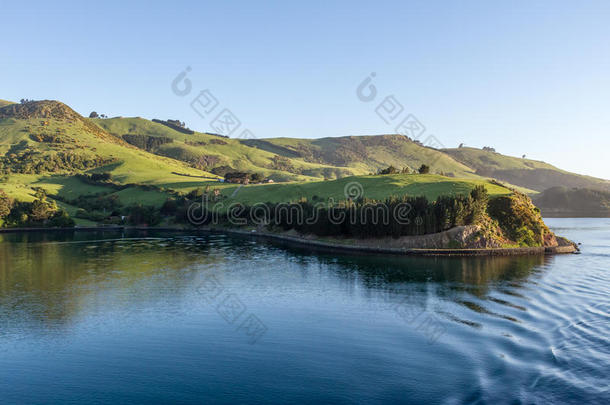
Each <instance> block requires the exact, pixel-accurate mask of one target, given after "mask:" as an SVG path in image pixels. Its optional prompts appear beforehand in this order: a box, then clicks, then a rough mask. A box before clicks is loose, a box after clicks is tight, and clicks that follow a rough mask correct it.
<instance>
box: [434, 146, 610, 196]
mask: <svg viewBox="0 0 610 405" xmlns="http://www.w3.org/2000/svg"><path fill="white" fill-rule="evenodd" d="M443 152H445V153H446V154H448V155H450V156H452V157H453V158H455V159H456V160H457V161H460V162H462V163H463V164H465V165H467V166H468V167H471V168H472V169H474V170H475V172H476V173H477V174H479V175H481V176H485V177H493V178H496V179H498V180H501V181H505V182H508V183H511V184H515V185H518V186H521V187H526V188H529V189H532V190H536V191H543V190H546V189H548V188H551V187H557V186H565V187H580V188H593V189H600V190H610V181H608V180H603V179H598V178H595V177H590V176H583V175H579V174H575V173H570V172H566V171H564V170H561V169H558V168H556V167H555V166H553V165H550V164H548V163H545V162H541V161H537V160H530V159H521V158H517V157H512V156H505V155H502V154H500V153H496V152H490V151H484V150H481V149H476V148H455V149H443Z"/></svg>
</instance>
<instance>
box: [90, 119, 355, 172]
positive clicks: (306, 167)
mask: <svg viewBox="0 0 610 405" xmlns="http://www.w3.org/2000/svg"><path fill="white" fill-rule="evenodd" d="M93 122H95V123H96V124H98V125H99V126H101V127H102V128H104V129H105V130H106V131H108V132H109V133H111V134H113V135H115V136H116V137H119V138H123V136H124V135H144V136H152V137H163V138H168V139H171V140H172V142H168V143H166V144H163V145H161V146H159V147H158V148H155V149H154V150H153V151H152V152H154V153H155V154H157V155H161V156H166V157H170V158H173V159H177V160H181V161H184V162H187V163H189V164H190V165H191V166H194V167H199V168H201V169H203V168H205V169H207V170H212V169H214V168H215V169H221V170H222V169H224V171H227V170H229V171H247V172H252V173H263V174H264V175H265V176H266V177H270V178H271V179H273V180H275V181H288V180H315V179H320V178H331V179H332V178H337V177H343V176H346V175H351V174H354V172H353V171H352V170H350V169H348V168H341V167H335V166H332V165H326V164H319V163H310V162H305V161H303V160H302V159H292V158H288V159H278V158H276V154H275V153H273V152H269V151H265V150H261V149H258V148H253V147H250V146H248V145H246V144H244V143H243V142H242V141H240V140H238V139H230V138H224V137H219V136H216V135H210V134H205V133H199V132H196V133H194V134H192V135H187V134H184V133H181V132H178V131H176V130H174V129H172V128H169V127H167V126H165V125H162V124H159V123H156V122H152V121H149V120H145V119H143V118H110V119H95V120H93ZM215 171H216V170H215ZM216 172H217V173H219V174H223V172H222V171H216Z"/></svg>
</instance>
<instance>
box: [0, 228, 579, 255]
mask: <svg viewBox="0 0 610 405" xmlns="http://www.w3.org/2000/svg"><path fill="white" fill-rule="evenodd" d="M472 227H473V226H472V225H469V226H464V227H456V228H452V229H449V230H447V231H445V232H440V233H436V234H428V235H420V236H404V237H401V238H397V239H393V238H382V239H359V240H358V239H347V238H346V239H336V238H335V239H320V238H316V237H313V236H305V235H298V234H296V233H291V232H287V233H274V232H269V231H263V230H260V229H259V230H256V229H251V230H242V229H232V228H218V227H205V228H174V227H126V226H108V227H75V228H3V229H0V233H16V232H67V231H78V232H95V231H119V230H136V231H172V232H206V233H210V232H211V233H222V234H228V235H239V236H247V237H254V238H259V239H266V240H272V241H279V242H284V243H289V244H293V245H294V244H297V245H301V246H307V247H313V248H317V249H324V250H334V251H349V252H360V253H367V254H370V253H376V254H393V255H418V256H514V255H541V254H546V255H550V254H567V253H576V252H578V251H579V249H578V247H577V245H576V244H575V243H574V242H571V241H569V240H567V239H565V238H562V237H556V239H557V242H558V243H557V245H556V246H539V247H482V248H481V247H466V248H461V247H456V248H448V247H446V246H447V244H449V243H450V241H456V240H460V239H461V240H467V239H468V237H469V236H470V235H472V234H473V233H475V232H476V229H473V228H472ZM422 246H426V247H422Z"/></svg>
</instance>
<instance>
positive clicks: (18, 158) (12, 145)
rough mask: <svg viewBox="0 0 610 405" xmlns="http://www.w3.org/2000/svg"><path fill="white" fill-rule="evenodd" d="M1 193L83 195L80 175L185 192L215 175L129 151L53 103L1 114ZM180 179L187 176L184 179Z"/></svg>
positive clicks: (15, 107)
mask: <svg viewBox="0 0 610 405" xmlns="http://www.w3.org/2000/svg"><path fill="white" fill-rule="evenodd" d="M0 173H4V177H3V180H2V182H3V183H4V184H1V185H0V188H3V189H5V191H6V192H7V193H9V194H12V195H13V196H15V197H16V198H20V199H23V198H26V199H27V198H28V197H27V196H28V195H29V196H31V195H33V190H32V187H37V186H40V187H43V188H45V189H47V190H49V191H50V192H52V193H61V192H62V190H65V192H69V193H72V194H80V193H87V192H89V191H91V190H90V186H89V185H87V184H84V183H82V182H81V181H79V180H77V179H75V178H74V175H75V174H79V173H110V174H111V175H112V179H113V181H114V182H116V183H119V184H131V183H138V184H143V185H154V186H158V187H166V188H171V189H176V190H184V191H188V190H190V189H192V188H194V187H197V186H198V185H199V184H200V183H201V182H202V179H201V177H208V178H215V177H216V176H214V175H213V174H210V173H207V172H205V171H201V170H197V169H194V168H191V167H188V166H187V165H186V164H184V163H183V162H179V161H176V160H173V159H168V158H164V157H160V156H156V155H154V154H151V153H148V152H145V151H142V150H140V149H137V148H135V147H133V146H130V145H129V144H127V143H126V142H124V141H123V140H121V139H118V138H116V137H115V136H113V135H111V134H109V133H108V132H106V131H104V130H103V129H102V128H100V127H99V126H97V125H95V124H93V123H91V122H90V121H89V120H88V119H84V118H83V117H81V116H80V115H79V114H78V113H76V112H75V111H73V110H72V109H70V108H69V107H68V106H66V105H65V104H62V103H59V102H56V101H40V102H30V103H26V104H13V105H8V106H5V107H2V108H0ZM180 174H187V175H190V176H198V177H187V176H184V175H180Z"/></svg>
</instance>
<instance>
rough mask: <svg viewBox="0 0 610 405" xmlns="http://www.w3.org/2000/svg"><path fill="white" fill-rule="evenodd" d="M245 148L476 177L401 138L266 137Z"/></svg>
mask: <svg viewBox="0 0 610 405" xmlns="http://www.w3.org/2000/svg"><path fill="white" fill-rule="evenodd" d="M244 143H246V144H247V145H250V146H254V147H258V148H259V149H262V150H268V151H272V152H273V153H277V154H280V155H283V156H286V157H295V158H301V159H303V160H306V161H310V162H318V163H323V164H328V165H335V166H344V167H349V168H351V169H353V170H355V171H358V172H365V173H377V171H378V170H379V169H382V168H386V167H387V166H389V165H392V166H395V167H398V168H403V167H409V168H410V169H412V170H416V169H417V168H419V167H420V166H421V165H422V164H427V165H431V166H432V167H433V171H434V172H435V173H440V172H443V173H446V174H450V175H453V176H455V177H467V178H468V177H473V178H474V177H478V176H476V175H474V173H473V172H474V171H473V170H472V169H471V168H469V167H467V166H465V165H463V164H461V163H459V162H457V161H455V160H454V159H453V158H452V157H450V156H447V155H446V154H444V153H442V152H440V151H438V150H435V149H432V148H427V147H423V146H421V145H419V144H417V143H415V142H412V141H411V140H409V139H408V138H407V137H405V136H402V135H375V136H344V137H332V138H320V139H298V138H268V139H261V140H246V141H244Z"/></svg>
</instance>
